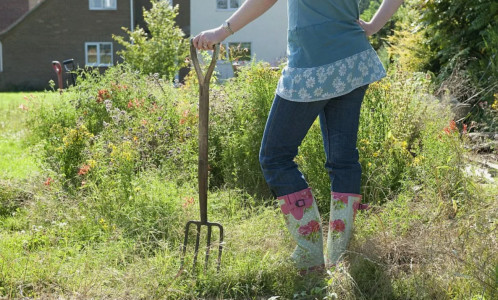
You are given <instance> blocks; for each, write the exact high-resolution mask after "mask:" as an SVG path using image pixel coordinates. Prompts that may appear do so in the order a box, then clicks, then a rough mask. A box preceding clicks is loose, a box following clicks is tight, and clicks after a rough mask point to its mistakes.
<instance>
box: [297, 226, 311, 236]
mask: <svg viewBox="0 0 498 300" xmlns="http://www.w3.org/2000/svg"><path fill="white" fill-rule="evenodd" d="M308 224H309V223H308ZM308 224H306V225H303V226H301V227H299V229H298V230H297V232H299V234H300V235H309V234H311V233H312V232H313V231H312V228H311V226H309V225H308Z"/></svg>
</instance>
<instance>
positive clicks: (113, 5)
mask: <svg viewBox="0 0 498 300" xmlns="http://www.w3.org/2000/svg"><path fill="white" fill-rule="evenodd" d="M95 1H98V3H99V4H100V6H96V5H95ZM108 1H109V5H106V2H108ZM88 7H89V9H90V10H117V9H118V0H88Z"/></svg>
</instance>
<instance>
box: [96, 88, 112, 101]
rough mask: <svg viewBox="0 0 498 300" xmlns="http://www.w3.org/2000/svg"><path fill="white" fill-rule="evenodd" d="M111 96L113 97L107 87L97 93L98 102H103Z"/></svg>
mask: <svg viewBox="0 0 498 300" xmlns="http://www.w3.org/2000/svg"><path fill="white" fill-rule="evenodd" d="M109 98H111V93H110V92H109V91H108V90H106V89H101V90H99V92H98V95H97V103H102V102H104V100H105V99H109Z"/></svg>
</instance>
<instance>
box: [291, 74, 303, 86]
mask: <svg viewBox="0 0 498 300" xmlns="http://www.w3.org/2000/svg"><path fill="white" fill-rule="evenodd" d="M301 79H303V78H302V77H301V75H300V74H297V75H296V76H294V79H293V80H292V81H293V82H294V84H299V82H301Z"/></svg>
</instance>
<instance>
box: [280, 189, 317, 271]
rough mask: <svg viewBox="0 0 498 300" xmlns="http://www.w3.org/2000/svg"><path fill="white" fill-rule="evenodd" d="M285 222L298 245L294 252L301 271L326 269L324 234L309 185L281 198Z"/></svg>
mask: <svg viewBox="0 0 498 300" xmlns="http://www.w3.org/2000/svg"><path fill="white" fill-rule="evenodd" d="M277 200H278V201H279V204H280V209H281V210H282V212H283V214H284V219H285V224H286V225H287V229H288V230H289V232H290V234H291V235H292V237H293V238H294V239H295V240H296V242H297V246H296V249H295V250H294V252H293V253H292V255H291V259H292V260H293V261H294V263H295V264H296V267H297V268H298V269H300V270H301V271H305V272H306V271H311V270H316V269H320V268H323V266H324V257H323V235H322V227H321V220H320V213H319V212H318V206H317V205H316V202H315V200H314V198H313V195H312V194H311V188H307V189H304V190H301V191H298V192H295V193H292V194H289V195H285V196H281V197H278V198H277Z"/></svg>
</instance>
